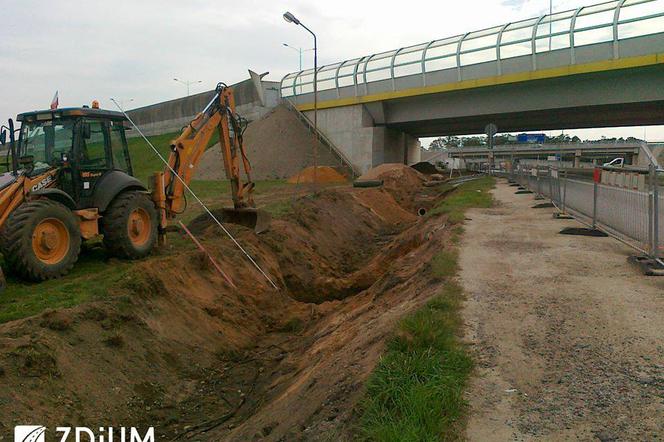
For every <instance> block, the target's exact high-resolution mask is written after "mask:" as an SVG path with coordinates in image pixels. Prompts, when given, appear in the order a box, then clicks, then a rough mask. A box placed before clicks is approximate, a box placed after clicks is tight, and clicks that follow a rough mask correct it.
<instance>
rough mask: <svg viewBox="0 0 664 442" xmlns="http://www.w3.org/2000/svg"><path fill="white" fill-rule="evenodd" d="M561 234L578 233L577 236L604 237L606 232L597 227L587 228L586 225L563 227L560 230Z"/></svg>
mask: <svg viewBox="0 0 664 442" xmlns="http://www.w3.org/2000/svg"><path fill="white" fill-rule="evenodd" d="M560 234H561V235H578V236H594V237H596V238H606V237H607V236H609V235H607V234H606V233H604V232H602V231H601V230H597V229H589V228H587V227H565V228H564V229H563V230H561V231H560Z"/></svg>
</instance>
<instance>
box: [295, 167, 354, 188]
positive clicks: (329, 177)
mask: <svg viewBox="0 0 664 442" xmlns="http://www.w3.org/2000/svg"><path fill="white" fill-rule="evenodd" d="M314 171H315V172H316V180H317V182H319V183H345V182H347V181H348V179H347V178H346V177H345V176H343V175H342V174H340V173H339V172H337V171H336V169H333V168H332V167H328V166H318V167H317V168H314V167H313V166H311V167H307V168H306V169H304V170H302V171H300V172H298V173H296V174H295V175H293V176H292V177H290V178H289V179H288V182H289V183H291V184H297V183H313V182H314Z"/></svg>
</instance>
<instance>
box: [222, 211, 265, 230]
mask: <svg viewBox="0 0 664 442" xmlns="http://www.w3.org/2000/svg"><path fill="white" fill-rule="evenodd" d="M221 217H222V221H223V222H227V223H231V224H238V225H240V226H244V227H248V228H250V229H254V232H256V233H261V232H265V231H266V230H267V229H269V228H270V221H271V220H272V217H271V216H270V214H269V213H267V212H266V211H264V210H260V209H254V208H249V207H247V208H243V209H232V208H227V207H224V208H223V209H221Z"/></svg>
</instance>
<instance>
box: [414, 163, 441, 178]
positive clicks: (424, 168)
mask: <svg viewBox="0 0 664 442" xmlns="http://www.w3.org/2000/svg"><path fill="white" fill-rule="evenodd" d="M410 167H412V168H413V169H415V170H417V171H418V172H420V173H424V174H426V175H433V174H436V173H440V170H438V168H436V166H434V165H433V164H431V163H430V162H428V161H420V162H419V163H415V164H413V165H412V166H410Z"/></svg>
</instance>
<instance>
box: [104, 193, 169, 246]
mask: <svg viewBox="0 0 664 442" xmlns="http://www.w3.org/2000/svg"><path fill="white" fill-rule="evenodd" d="M138 212H140V213H144V214H146V218H145V219H143V220H142V221H141V227H140V229H143V228H145V225H146V224H147V222H148V220H149V231H148V232H147V233H146V234H145V239H144V240H143V239H142V238H141V240H140V241H138V242H137V238H136V236H137V235H135V233H136V232H135V231H134V230H132V226H136V224H135V223H134V221H132V219H131V217H132V216H133V215H132V214H135V213H138ZM101 224H102V233H103V234H104V245H105V246H106V249H107V250H108V251H109V252H110V253H111V254H112V255H113V256H116V257H118V258H124V259H140V258H144V257H146V256H148V255H149V254H150V252H152V249H153V248H154V246H155V244H156V242H157V233H158V221H157V209H156V208H155V206H154V203H153V202H152V200H151V199H150V197H149V196H148V194H146V193H144V192H140V191H128V192H124V193H121V194H120V195H118V196H117V197H116V198H115V199H114V200H113V202H111V204H110V205H109V206H108V209H106V211H105V212H104V214H103V217H102V219H101ZM141 232H142V230H141ZM142 235H143V234H142V233H141V236H142Z"/></svg>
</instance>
